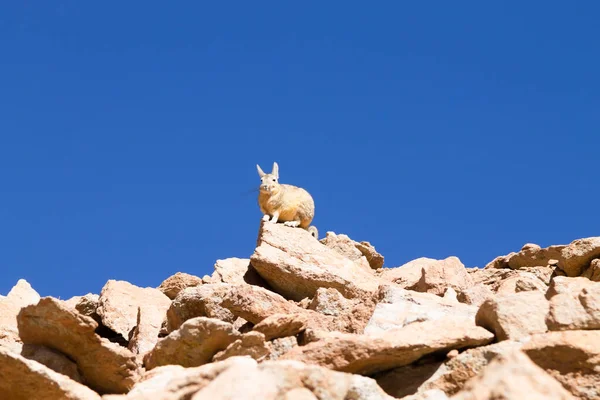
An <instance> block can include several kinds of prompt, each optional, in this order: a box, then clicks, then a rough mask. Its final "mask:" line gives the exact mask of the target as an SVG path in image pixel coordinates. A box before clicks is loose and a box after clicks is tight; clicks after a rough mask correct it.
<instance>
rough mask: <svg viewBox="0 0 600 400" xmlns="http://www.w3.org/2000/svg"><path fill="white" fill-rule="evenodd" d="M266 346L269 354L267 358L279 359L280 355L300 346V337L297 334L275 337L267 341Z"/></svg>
mask: <svg viewBox="0 0 600 400" xmlns="http://www.w3.org/2000/svg"><path fill="white" fill-rule="evenodd" d="M266 346H267V349H268V350H269V354H267V356H266V357H265V360H278V359H279V357H281V356H282V355H284V354H285V353H287V352H288V351H290V350H292V349H293V348H294V347H297V346H298V339H297V338H296V336H288V337H284V338H278V339H273V340H272V341H270V342H267V343H266Z"/></svg>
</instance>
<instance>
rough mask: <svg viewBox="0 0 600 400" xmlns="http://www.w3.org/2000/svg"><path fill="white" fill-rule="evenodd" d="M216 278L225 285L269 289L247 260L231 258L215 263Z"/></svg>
mask: <svg viewBox="0 0 600 400" xmlns="http://www.w3.org/2000/svg"><path fill="white" fill-rule="evenodd" d="M213 275H214V277H215V278H216V279H218V280H219V281H220V282H223V283H232V284H235V285H241V284H244V283H247V284H249V285H256V286H260V287H264V288H267V287H268V284H267V283H266V282H265V280H264V279H263V278H262V277H261V276H260V275H259V274H258V273H257V272H256V270H255V269H254V267H253V266H252V264H250V260H249V259H247V258H237V257H231V258H227V259H224V260H217V262H216V263H215V272H214V274H213Z"/></svg>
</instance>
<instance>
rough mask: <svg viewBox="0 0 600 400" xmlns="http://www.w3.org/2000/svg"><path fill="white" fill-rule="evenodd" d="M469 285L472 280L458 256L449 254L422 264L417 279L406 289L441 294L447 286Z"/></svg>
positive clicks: (465, 287)
mask: <svg viewBox="0 0 600 400" xmlns="http://www.w3.org/2000/svg"><path fill="white" fill-rule="evenodd" d="M471 286H473V280H472V279H471V277H470V276H469V274H468V273H467V271H466V269H465V266H464V265H463V263H462V262H460V260H459V259H458V257H454V256H451V257H448V258H446V259H443V260H438V261H436V262H434V263H432V264H429V265H427V266H424V267H423V268H422V271H421V278H420V279H419V281H418V282H417V283H415V284H414V285H413V286H411V287H409V288H408V289H410V290H416V291H418V292H426V293H433V294H436V295H438V296H442V295H443V294H444V292H445V291H446V288H448V287H451V288H453V289H454V290H465V289H467V288H469V287H471Z"/></svg>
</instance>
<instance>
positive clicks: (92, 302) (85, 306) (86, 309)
mask: <svg viewBox="0 0 600 400" xmlns="http://www.w3.org/2000/svg"><path fill="white" fill-rule="evenodd" d="M99 299H100V296H99V295H97V294H94V293H88V294H86V295H84V296H73V297H71V298H70V299H69V300H66V301H65V303H66V305H67V306H69V307H72V308H74V309H75V310H77V312H79V313H80V314H81V315H85V316H88V317H91V318H93V319H94V320H95V321H96V322H98V323H101V321H102V319H101V318H100V316H99V315H98V313H97V312H96V309H97V308H98V300H99Z"/></svg>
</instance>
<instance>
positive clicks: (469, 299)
mask: <svg viewBox="0 0 600 400" xmlns="http://www.w3.org/2000/svg"><path fill="white" fill-rule="evenodd" d="M493 296H494V293H493V292H492V291H491V289H490V288H488V287H487V286H486V285H484V284H483V283H478V284H476V285H473V286H471V287H469V288H466V289H463V290H460V291H459V292H458V293H457V299H458V301H459V302H461V303H465V304H469V305H472V306H475V307H479V306H480V305H481V304H483V302H484V301H486V300H487V299H489V298H490V297H493Z"/></svg>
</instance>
